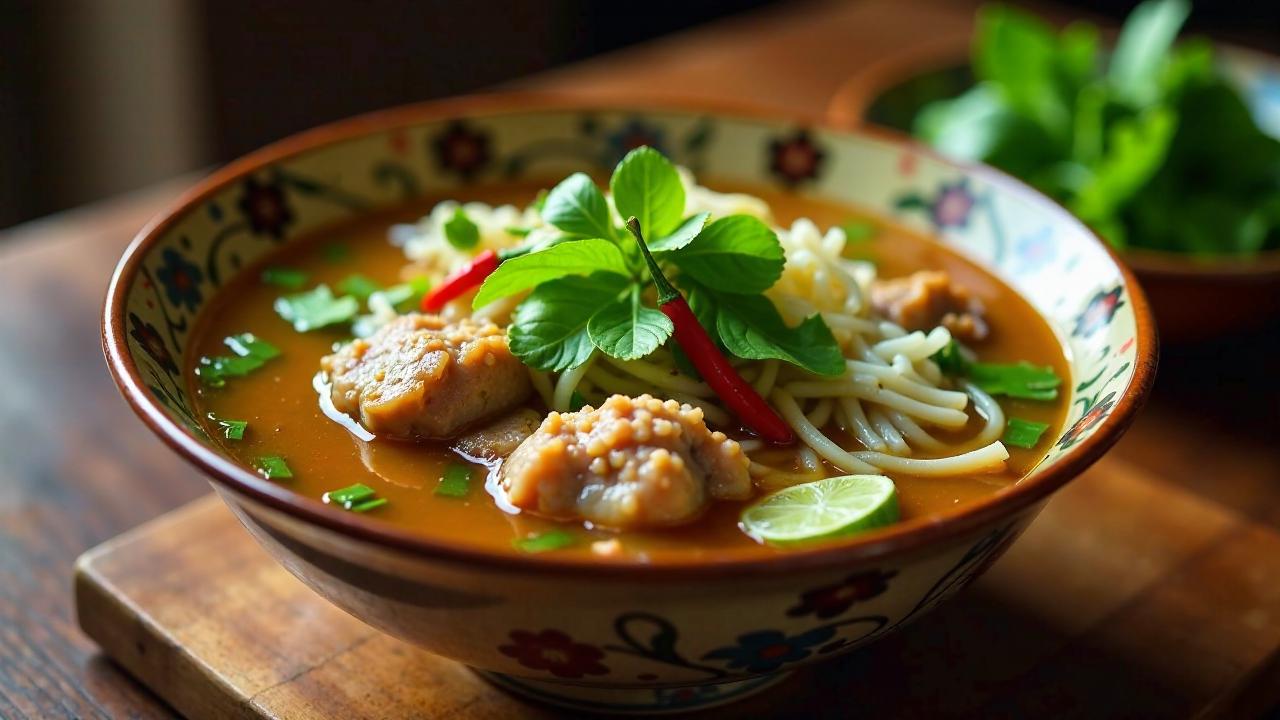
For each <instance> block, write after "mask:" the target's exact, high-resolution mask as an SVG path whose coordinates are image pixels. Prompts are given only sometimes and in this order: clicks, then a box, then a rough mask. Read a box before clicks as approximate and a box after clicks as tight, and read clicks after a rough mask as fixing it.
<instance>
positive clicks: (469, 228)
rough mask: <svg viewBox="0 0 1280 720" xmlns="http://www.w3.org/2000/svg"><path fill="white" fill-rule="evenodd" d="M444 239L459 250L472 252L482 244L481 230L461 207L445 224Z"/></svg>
mask: <svg viewBox="0 0 1280 720" xmlns="http://www.w3.org/2000/svg"><path fill="white" fill-rule="evenodd" d="M444 239H445V240H448V241H449V244H450V245H452V246H454V247H455V248H457V249H459V250H470V249H471V248H473V247H475V246H476V245H478V244H480V228H478V227H476V224H475V223H473V222H471V218H469V217H467V213H466V211H465V210H463V209H462V208H461V207H459V208H458V209H457V210H454V211H453V217H451V218H449V219H448V220H446V221H445V223H444Z"/></svg>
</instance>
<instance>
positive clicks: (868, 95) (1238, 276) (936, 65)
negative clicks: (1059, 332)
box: [826, 31, 1280, 283]
mask: <svg viewBox="0 0 1280 720" xmlns="http://www.w3.org/2000/svg"><path fill="white" fill-rule="evenodd" d="M971 36H972V33H971V32H969V31H965V32H964V33H960V34H945V35H940V36H937V37H934V38H931V39H929V40H928V41H926V42H922V43H920V44H918V45H916V46H913V47H911V48H910V49H907V50H904V51H902V52H899V53H896V54H890V55H888V56H885V57H882V58H880V59H878V60H875V61H874V62H872V63H870V64H868V65H867V66H866V67H865V68H863V69H862V70H861V71H859V72H858V73H855V74H853V75H851V76H849V77H848V78H846V79H845V80H844V81H843V82H841V83H840V85H839V87H837V88H836V91H835V92H834V93H832V95H831V98H830V100H828V101H827V108H826V120H827V122H828V123H829V124H830V125H831V126H833V127H835V128H838V129H841V130H845V131H851V132H857V131H859V130H872V131H877V130H887V131H889V132H891V133H894V134H899V131H897V130H894V129H892V128H885V127H883V126H881V125H878V124H876V123H873V122H871V121H870V120H868V119H867V111H868V110H870V109H871V106H872V105H873V104H875V101H876V100H877V99H879V97H880V96H881V95H882V94H884V92H885V91H887V90H888V89H889V88H891V87H893V86H894V85H896V84H899V83H903V82H906V81H908V80H911V79H913V78H916V77H919V76H921V75H924V74H927V73H930V72H939V71H943V70H948V69H952V68H957V67H961V66H967V65H968V64H969V47H970V43H971V40H972V37H971ZM1213 47H1214V51H1215V52H1216V53H1218V55H1219V57H1222V58H1234V59H1236V60H1237V61H1243V62H1246V63H1250V64H1255V65H1259V64H1265V65H1267V66H1269V67H1275V68H1276V69H1277V70H1280V57H1277V56H1275V55H1269V54H1267V53H1264V52H1261V51H1259V50H1253V49H1251V48H1244V47H1239V46H1235V45H1231V44H1228V43H1219V42H1215V43H1214V44H1213ZM952 162H956V161H952ZM959 164H963V163H959ZM993 169H994V168H993ZM1006 174H1007V173H1006ZM1055 202H1056V201H1055ZM1094 234H1096V233H1094ZM1108 249H1110V246H1109V245H1108ZM1115 254H1116V255H1118V256H1119V257H1120V258H1121V259H1123V260H1124V262H1125V264H1126V265H1128V266H1130V267H1132V268H1133V269H1134V270H1137V271H1138V273H1139V274H1141V275H1143V276H1149V277H1153V278H1154V277H1160V278H1169V279H1177V280H1194V279H1201V280H1203V279H1213V280H1219V281H1225V282H1238V283H1247V282H1253V281H1258V280H1268V281H1269V280H1271V279H1280V248H1273V249H1271V250H1262V251H1260V252H1256V253H1254V254H1252V255H1205V256H1198V255H1189V254H1187V253H1180V252H1174V251H1172V250H1159V249H1154V248H1125V249H1123V250H1119V251H1117V252H1116V253H1115Z"/></svg>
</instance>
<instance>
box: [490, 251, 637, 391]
mask: <svg viewBox="0 0 1280 720" xmlns="http://www.w3.org/2000/svg"><path fill="white" fill-rule="evenodd" d="M626 285H627V279H626V278H625V277H622V276H621V275H614V274H613V273H594V274H592V275H589V276H581V275H570V276H568V277H563V278H560V279H558V280H552V281H550V282H545V283H542V284H541V285H539V286H538V287H537V288H535V289H534V291H533V292H532V293H530V294H529V297H527V298H525V300H524V302H521V303H520V304H519V305H518V306H516V311H515V315H514V316H513V317H512V321H511V328H510V330H509V341H510V345H511V352H512V353H513V354H515V356H516V357H518V358H520V360H521V361H522V362H523V363H524V364H526V365H528V366H530V367H532V368H535V369H538V370H546V371H553V372H562V371H564V370H568V369H569V368H574V367H577V366H579V365H581V364H582V363H584V362H586V361H587V359H588V358H590V357H591V353H592V352H593V351H594V350H595V346H594V345H592V343H591V339H590V337H588V336H587V321H588V320H590V319H591V316H592V315H595V314H596V313H597V312H599V311H600V308H603V307H605V306H606V305H608V304H609V303H611V302H613V301H614V300H615V299H616V298H617V297H618V295H619V294H621V293H622V291H623V289H624V288H625V287H626Z"/></svg>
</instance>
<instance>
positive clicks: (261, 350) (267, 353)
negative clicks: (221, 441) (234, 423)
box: [196, 333, 280, 437]
mask: <svg viewBox="0 0 1280 720" xmlns="http://www.w3.org/2000/svg"><path fill="white" fill-rule="evenodd" d="M223 342H224V343H226V345H227V347H229V348H231V351H232V352H233V353H235V355H231V356H227V355H218V356H216V357H209V356H205V357H202V358H200V360H199V361H197V363H196V376H197V377H199V378H200V382H202V383H204V384H205V385H208V386H209V387H223V386H225V385H226V384H227V378H232V377H244V376H245V375H248V374H249V373H251V372H253V371H254V370H257V369H258V368H260V367H262V366H263V365H264V364H266V362H267V361H268V360H271V359H272V358H275V357H279V355H280V350H279V349H278V348H277V347H276V346H274V345H272V344H271V343H269V342H267V341H265V340H261V339H259V338H258V337H257V336H255V335H254V334H253V333H240V334H239V335H232V336H230V337H227V338H225V339H224V340H223ZM228 437H229V436H228Z"/></svg>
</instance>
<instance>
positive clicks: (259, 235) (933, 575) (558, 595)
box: [103, 96, 1156, 713]
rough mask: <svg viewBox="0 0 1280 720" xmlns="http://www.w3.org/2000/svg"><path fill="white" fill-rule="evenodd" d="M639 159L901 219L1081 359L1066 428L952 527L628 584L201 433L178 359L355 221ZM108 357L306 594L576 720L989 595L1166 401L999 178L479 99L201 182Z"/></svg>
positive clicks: (854, 150)
mask: <svg viewBox="0 0 1280 720" xmlns="http://www.w3.org/2000/svg"><path fill="white" fill-rule="evenodd" d="M640 143H646V144H650V145H653V146H655V147H658V148H660V149H661V150H663V151H664V152H666V153H668V154H670V155H671V156H673V157H674V158H675V159H676V160H677V161H678V162H680V163H683V164H685V165H688V166H690V167H692V168H694V169H695V170H696V171H698V172H700V173H704V174H705V175H706V176H708V177H714V178H722V179H725V180H728V181H736V182H743V183H753V184H765V185H773V186H780V187H783V188H787V189H792V190H797V191H801V192H805V193H816V194H818V195H823V196H827V197H830V198H834V199H838V200H841V201H844V202H847V203H851V204H854V205H858V206H861V207H864V208H868V209H871V210H874V211H877V212H880V213H883V214H884V215H887V216H892V217H894V218H896V219H898V220H900V221H901V222H903V223H906V224H907V225H909V226H912V227H914V228H917V229H919V230H921V231H925V232H928V233H931V234H933V235H935V236H936V237H938V238H940V239H941V240H942V241H943V242H945V243H947V244H949V245H951V246H953V247H955V248H956V249H958V250H959V251H960V252H962V253H963V254H965V255H967V256H969V257H971V258H973V259H975V260H976V261H977V262H979V263H981V264H982V265H984V266H985V267H987V268H988V269H989V270H990V271H992V272H993V273H995V274H996V275H998V276H1000V277H1002V278H1003V279H1004V280H1006V281H1007V282H1008V283H1010V284H1011V285H1012V286H1013V287H1014V288H1016V289H1018V290H1019V291H1020V292H1022V293H1023V294H1024V295H1025V296H1026V297H1027V299H1028V300H1030V301H1031V303H1032V304H1033V305H1034V306H1035V307H1036V308H1037V309H1038V310H1039V311H1040V312H1041V313H1043V314H1044V316H1045V317H1046V318H1048V320H1049V321H1050V322H1051V323H1052V325H1053V326H1054V327H1055V328H1057V330H1058V333H1059V335H1060V337H1061V340H1062V342H1063V343H1064V344H1065V345H1066V346H1067V347H1068V353H1067V356H1068V358H1069V360H1070V362H1071V377H1070V378H1069V382H1068V383H1066V387H1067V388H1068V390H1069V392H1070V394H1071V398H1070V401H1071V411H1070V415H1069V418H1068V422H1067V424H1066V428H1065V430H1064V431H1063V433H1062V434H1061V436H1060V437H1058V438H1056V439H1054V443H1053V449H1052V450H1051V451H1050V453H1049V455H1048V457H1047V458H1046V459H1045V461H1044V462H1043V463H1041V464H1040V465H1039V466H1038V467H1037V468H1036V469H1035V470H1034V471H1033V472H1032V473H1031V474H1030V475H1029V476H1028V477H1027V478H1026V479H1024V480H1023V481H1021V482H1019V483H1017V484H1016V485H1014V486H1011V487H1009V488H1006V489H1005V490H1003V491H1001V492H999V493H997V494H995V495H994V496H992V497H990V498H989V499H986V500H984V501H981V502H977V503H974V504H972V505H968V506H965V507H962V508H960V509H958V510H957V511H956V512H954V513H952V514H949V515H947V516H945V517H934V518H921V519H917V520H913V521H910V522H904V523H902V524H900V525H897V526H894V527H892V528H888V529H886V530H883V531H880V532H876V533H874V534H869V535H865V536H860V537H859V538H858V539H856V540H854V541H851V542H849V543H845V544H839V545H833V546H827V547H820V548H815V549H811V550H801V551H796V552H794V553H791V554H788V555H785V556H781V557H777V558H769V559H764V560H760V559H749V560H742V561H732V562H723V563H717V564H709V563H705V562H698V561H696V560H690V561H686V562H682V563H677V564H660V565H648V566H627V565H622V564H608V563H605V564H601V563H599V562H586V561H583V560H578V559H565V558H556V557H554V556H551V557H548V556H527V557H504V556H495V555H489V554H486V553H484V552H481V551H477V550H474V549H469V548H467V547H465V546H462V545H453V544H448V543H442V542H437V541H432V540H428V539H425V538H421V537H417V536H414V535H412V534H409V533H406V532H403V531H401V530H398V529H396V528H393V527H390V526H384V525H382V524H380V523H378V522H377V521H376V520H373V519H370V518H367V517H364V516H361V515H355V514H352V513H346V512H343V511H341V510H337V509H333V508H331V507H329V506H326V505H324V504H322V503H320V502H319V501H317V500H313V499H310V498H305V497H300V496H297V495H294V494H292V493H290V492H289V491H288V490H287V489H285V488H283V487H280V486H279V485H276V484H274V483H271V482H269V481H267V480H264V479H263V478H261V477H259V476H258V475H256V474H255V473H253V472H251V471H249V470H246V469H245V468H243V467H241V466H240V465H238V464H236V463H235V462H234V461H232V459H231V458H229V457H228V456H227V455H225V454H223V453H222V452H221V451H220V450H219V449H218V445H217V444H216V443H214V442H211V441H210V439H209V438H208V437H206V436H205V434H204V432H203V431H202V430H201V427H200V425H199V424H198V423H197V422H196V419H195V418H194V417H193V415H192V405H191V403H190V398H189V397H188V393H187V388H186V385H185V383H184V382H183V380H182V378H181V377H180V375H179V367H180V366H181V363H180V362H179V358H181V357H183V354H184V353H186V352H187V351H188V349H189V348H188V347H187V345H188V339H189V331H190V328H191V327H192V325H193V323H194V321H195V318H196V316H197V315H198V314H199V313H200V311H201V309H202V308H204V307H205V306H206V305H207V303H208V302H209V300H210V298H211V297H213V296H215V295H216V294H217V293H218V292H220V290H221V288H222V287H224V286H225V284H226V283H227V282H228V281H229V280H230V279H231V277H232V276H233V275H234V274H235V273H236V272H237V271H238V270H237V269H238V268H240V267H242V266H248V265H249V264H250V263H252V262H253V260H254V259H255V258H257V257H258V256H260V255H261V254H262V253H266V252H269V251H272V250H274V249H276V248H278V247H279V246H280V245H281V244H282V243H288V242H290V241H291V240H292V239H294V238H295V237H298V236H300V235H303V234H305V233H308V232H310V231H312V230H314V229H316V228H318V227H321V226H324V225H326V224H328V223H332V222H335V221H338V220H342V219H344V218H350V217H351V216H353V215H359V214H361V213H366V212H369V211H370V210H373V209H376V208H379V207H381V206H387V205H391V204H394V203H399V202H402V201H404V200H406V199H408V198H412V197H415V196H419V195H423V194H447V193H449V192H450V191H452V190H454V189H456V188H458V187H461V186H465V185H466V184H469V183H486V182H494V181H501V180H504V179H508V178H538V177H542V176H546V177H547V178H549V179H554V178H557V177H562V176H563V175H564V174H565V173H567V172H569V171H571V170H577V169H582V168H583V167H584V166H591V167H593V168H595V169H600V170H605V169H607V168H611V167H612V166H613V164H614V163H615V162H616V161H617V160H618V159H619V158H620V157H621V156H622V155H623V154H624V153H625V152H626V151H627V150H628V149H629V148H630V147H632V146H634V145H637V144H640ZM103 344H104V347H105V350H106V354H107V359H108V362H109V364H110V366H111V370H112V372H113V373H114V375H115V379H116V381H117V382H118V383H119V384H120V387H121V390H122V391H123V393H124V395H125V397H126V398H127V399H128V400H129V402H130V403H131V404H132V405H133V407H134V409H135V410H136V411H137V412H138V414H139V415H140V416H141V417H142V418H143V420H144V421H145V422H146V423H147V424H148V425H149V426H151V428H152V429H153V430H154V431H155V432H156V433H157V434H158V435H160V437H161V438H163V439H164V440H165V441H166V442H167V443H168V444H169V445H170V446H172V447H173V448H174V449H175V450H176V451H177V452H178V453H180V454H181V455H182V456H184V457H185V458H187V459H188V460H189V461H190V462H192V463H193V464H195V465H196V466H197V467H199V468H201V469H202V470H203V471H204V472H206V473H207V474H208V475H209V476H210V477H211V478H212V479H213V482H214V487H215V488H216V489H217V491H218V492H219V493H220V494H221V495H222V497H223V498H224V499H225V500H226V502H227V503H228V504H229V505H230V506H231V508H232V509H233V510H234V511H235V512H236V514H237V515H238V516H239V517H240V519H241V521H242V522H243V523H244V525H245V526H246V527H247V528H248V529H249V531H250V532H252V533H253V535H254V536H255V537H257V538H258V540H259V541H260V542H261V543H262V544H263V545H264V546H265V547H266V548H267V549H268V550H269V551H270V552H271V553H272V554H273V555H274V556H275V557H276V558H278V559H279V560H280V562H281V563H283V564H284V566H285V567H287V568H288V569H289V570H290V571H291V572H292V573H293V574H295V575H297V576H298V577H299V578H300V579H302V581H303V582H305V583H307V584H308V585H310V586H311V587H312V588H313V589H315V590H316V591H317V592H318V593H320V594H321V595H323V596H324V597H326V598H328V599H329V600H331V601H332V602H333V603H335V604H336V605H338V606H340V607H342V608H344V609H345V610H347V611H348V612H350V613H351V614H353V615H355V616H356V617H358V618H360V619H362V620H364V621H366V622H368V623H369V624H371V625H374V626H376V627H378V628H380V629H382V630H385V631H386V632H388V633H390V634H392V635H394V636H396V637H399V638H403V639H405V640H407V641H409V642H412V643H416V644H418V645H421V646H422V647H424V648H427V649H428V650H431V651H433V652H436V653H439V654H441V655H444V656H447V657H450V658H454V659H456V660H458V661H459V662H463V663H466V664H468V665H470V666H472V667H475V668H477V669H479V670H482V671H485V672H487V673H488V674H489V675H490V677H492V678H493V679H494V680H495V681H496V682H498V683H499V684H501V685H503V686H506V687H509V688H512V689H515V690H518V691H520V692H523V693H526V694H528V695H532V696H536V697H538V698H541V699H546V700H550V701H552V702H558V703H562V704H567V705H572V706H575V707H578V708H582V709H590V710H607V711H615V712H627V711H633V712H642V713H650V712H655V711H659V710H679V709H688V708H691V707H699V706H705V705H710V704H715V703H720V702H725V701H728V700H731V699H734V698H737V697H741V696H743V695H744V694H746V693H749V692H752V691H755V690H757V689H760V688H762V687H765V686H767V685H769V684H771V683H772V682H774V681H775V680H776V679H777V678H778V677H780V672H782V671H786V670H789V669H791V668H793V667H796V666H798V665H801V664H803V663H809V662H814V661H816V660H819V659H822V658H824V657H828V656H831V655H833V654H837V653H841V652H846V651H848V650H850V649H852V648H855V647H858V646H860V645H864V644H866V643H869V642H872V641H873V640H875V639H876V638H879V637H882V636H884V635H886V634H888V633H891V632H893V631H894V630H895V629H896V628H898V627H901V626H902V625H903V624H904V623H907V622H910V621H911V620H912V619H914V618H916V617H917V616H919V615H921V614H923V613H926V612H928V611H929V610H931V609H932V608H933V607H934V606H936V605H937V604H938V603H940V602H942V601H943V600H944V599H946V598H947V597H948V596H950V595H952V594H953V593H955V592H956V591H958V590H960V589H961V588H963V587H964V586H965V585H967V584H968V583H969V582H971V581H972V580H973V579H974V578H975V577H977V576H978V575H979V574H981V573H982V572H983V571H984V570H986V568H987V567H988V566H989V565H990V564H991V563H992V561H994V560H995V559H996V558H997V557H999V555H1000V554H1001V553H1002V552H1004V551H1005V549H1007V548H1008V547H1009V544H1010V543H1012V542H1013V540H1014V539H1015V538H1017V537H1018V535H1019V534H1020V533H1021V532H1022V531H1023V529H1025V528H1026V526H1027V524H1028V523H1030V522H1031V520H1032V519H1033V518H1034V517H1035V515H1036V514H1037V512H1039V510H1040V508H1041V507H1042V506H1043V504H1044V502H1045V501H1046V500H1047V499H1048V497H1049V495H1050V494H1052V493H1053V491H1054V490H1056V489H1058V488H1059V487H1061V486H1062V485H1063V484H1064V483H1066V482H1067V481H1069V480H1070V479H1072V478H1073V477H1075V476H1076V475H1077V474H1079V473H1080V472H1081V471H1082V470H1083V469H1084V468H1085V467H1086V466H1088V465H1089V464H1090V463H1092V462H1093V461H1094V460H1096V459H1097V458H1098V457H1099V456H1100V455H1101V454H1102V453H1103V452H1104V451H1105V450H1106V449H1107V448H1108V447H1109V446H1111V444H1112V443H1114V442H1115V441H1116V439H1117V438H1118V437H1119V436H1120V434H1121V433H1122V432H1123V430H1124V428H1125V427H1126V426H1127V425H1128V424H1129V422H1130V421H1131V420H1132V419H1133V416H1134V413H1135V412H1136V411H1137V410H1138V407H1139V406H1140V405H1141V404H1142V402H1143V400H1144V398H1145V396H1146V394H1147V391H1148V389H1149V388H1150V385H1151V382H1152V379H1153V376H1154V370H1155V361H1156V339H1155V334H1154V331H1153V326H1152V321H1151V318H1150V316H1149V314H1148V310H1147V304H1146V301H1145V299H1144V298H1143V296H1142V294H1141V292H1140V291H1139V289H1138V288H1137V286H1136V285H1135V284H1134V282H1133V279H1132V278H1131V277H1130V276H1129V274H1128V273H1127V272H1126V271H1125V270H1124V269H1123V268H1122V267H1121V266H1120V264H1119V263H1117V262H1116V259H1115V258H1114V257H1113V256H1112V255H1111V254H1110V253H1109V252H1108V251H1107V250H1106V248H1105V247H1104V246H1103V245H1102V243H1101V242H1099V241H1098V239H1097V238H1096V237H1095V236H1094V235H1093V234H1091V233H1090V232H1089V231H1088V230H1087V229H1086V228H1085V227H1084V226H1083V225H1081V224H1080V223H1079V222H1077V221H1076V220H1075V219H1073V218H1072V217H1071V216H1070V215H1069V214H1067V212H1065V211H1064V210H1062V209H1061V208H1059V207H1058V206H1056V205H1054V204H1053V203H1052V202H1050V201H1049V200H1047V199H1045V198H1044V197H1042V196H1040V195H1038V194H1036V193H1035V192H1033V191H1032V190H1030V189H1028V188H1026V187H1025V186H1023V185H1021V184H1019V183H1018V182H1016V181H1013V180H1011V179H1009V178H1007V177H1005V176H1003V175H1000V174H999V173H996V172H994V171H991V170H989V169H985V168H978V167H966V166H962V165H958V164H955V163H952V162H949V161H946V160H943V159H941V158H939V157H937V156H935V155H933V154H931V153H930V152H929V151H927V150H924V149H921V148H918V147H914V146H912V145H910V144H908V143H906V142H903V141H901V140H897V139H889V138H886V137H882V136H879V135H870V134H862V133H849V132H839V131H835V130H829V129H824V128H822V127H819V126H816V125H813V124H810V123H806V122H802V121H796V120H793V119H785V118H779V117H776V116H761V115H755V114H750V113H727V112H719V111H713V110H707V109H704V108H699V107H688V106H674V105H656V106H654V105H648V104H646V105H642V106H637V107H622V106H591V105H584V104H582V103H581V102H573V101H561V100H556V99H553V98H545V97H529V96H505V97H503V96H499V97H489V98H470V99H462V100H454V101H449V102H443V103H438V104H431V105H425V106H420V107H412V108H407V109H402V110H395V111H390V112H385V113H381V114H377V115H372V116H368V117H362V118H358V119H355V120H351V121H348V122H344V123H339V124H337V125H333V126H329V127H325V128H321V129H319V130H315V131H312V132H309V133H305V134H303V135H300V136H297V137H294V138H292V139H289V140H286V141H284V142H282V143H280V144H278V145H275V146H272V147H269V148H267V149H265V150H263V151H260V152H258V153H255V154H253V155H251V156H249V157H247V158H244V159H242V160H239V161H237V162H234V163H232V164H231V165H229V166H228V167H226V168H224V169H222V170H220V171H219V172H217V173H215V174H214V175H213V176H212V177H210V178H209V179H207V180H205V181H204V182H202V183H200V184H199V185H198V186H197V187H195V188H194V189H192V190H191V191H190V192H189V193H188V194H187V195H186V196H185V197H184V198H182V199H181V200H180V201H179V202H178V203H177V204H176V205H175V206H174V207H173V208H172V209H171V210H170V211H169V212H167V213H165V214H163V215H162V216H161V217H159V218H157V219H156V220H155V221H153V222H152V223H151V224H150V225H149V226H148V227H147V228H146V229H145V230H143V231H142V232H141V233H140V234H139V235H138V238H137V239H136V240H135V242H134V243H133V245H132V246H131V247H130V248H129V250H128V251H127V252H126V253H125V256H124V258H123V259H122V260H121V262H120V266H119V268H118V269H117V271H116V274H115V277H114V278H113V280H112V284H111V289H110V293H109V296H108V299H107V304H106V311H105V318H104V335H103Z"/></svg>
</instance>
